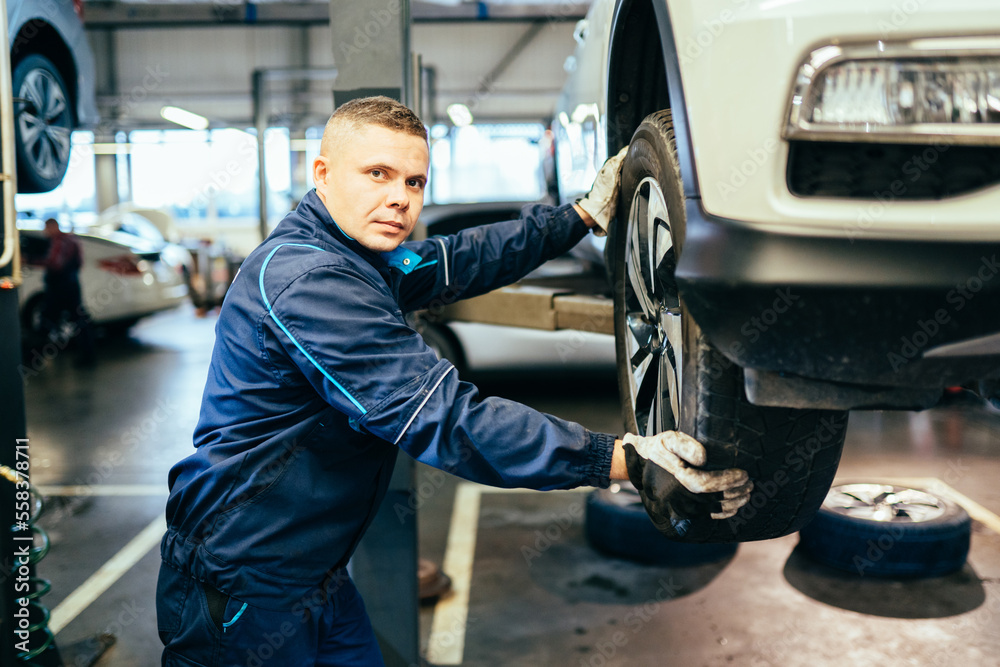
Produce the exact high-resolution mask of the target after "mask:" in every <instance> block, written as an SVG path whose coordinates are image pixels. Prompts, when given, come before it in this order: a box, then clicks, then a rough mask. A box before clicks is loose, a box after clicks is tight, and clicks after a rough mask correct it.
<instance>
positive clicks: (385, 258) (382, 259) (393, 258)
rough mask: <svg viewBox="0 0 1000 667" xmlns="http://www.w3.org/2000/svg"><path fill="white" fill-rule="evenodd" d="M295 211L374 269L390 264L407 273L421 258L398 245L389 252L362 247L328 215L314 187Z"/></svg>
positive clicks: (328, 212)
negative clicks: (321, 228)
mask: <svg viewBox="0 0 1000 667" xmlns="http://www.w3.org/2000/svg"><path fill="white" fill-rule="evenodd" d="M296 212H297V213H298V214H299V215H300V216H302V217H303V218H304V219H306V220H311V221H313V222H317V223H319V224H320V225H322V227H323V229H324V230H325V231H326V232H327V233H328V234H330V235H331V236H333V237H334V238H335V239H336V240H337V241H339V242H340V243H342V244H343V245H345V246H347V247H348V248H350V249H351V250H352V251H353V252H355V253H357V254H358V255H360V256H361V257H363V258H365V259H366V260H367V261H368V262H369V263H370V264H372V266H374V267H375V268H376V269H383V268H385V267H386V266H390V267H392V268H394V269H398V270H399V271H401V272H402V273H409V272H410V271H412V270H413V269H415V268H417V265H418V264H420V261H421V258H420V256H419V255H418V254H416V253H415V252H412V251H410V250H407V249H406V248H404V247H403V246H399V247H398V248H396V249H395V250H391V251H389V252H374V251H372V250H369V249H368V248H366V247H364V246H363V245H361V244H360V243H358V242H357V241H355V240H354V239H353V238H351V237H350V236H348V235H347V233H346V232H345V231H344V230H343V229H341V228H340V225H338V224H337V221H336V220H334V219H333V218H332V217H331V216H330V211H328V210H327V208H326V204H324V203H323V200H322V199H320V198H319V195H318V194H316V188H313V189H312V190H310V191H309V192H307V193H306V196H305V197H303V198H302V201H301V202H299V205H298V208H297V209H296Z"/></svg>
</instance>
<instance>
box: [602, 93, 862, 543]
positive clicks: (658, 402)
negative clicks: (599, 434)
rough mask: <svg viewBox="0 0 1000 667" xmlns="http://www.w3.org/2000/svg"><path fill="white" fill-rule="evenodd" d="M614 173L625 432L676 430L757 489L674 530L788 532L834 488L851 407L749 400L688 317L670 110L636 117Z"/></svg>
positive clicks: (745, 535)
mask: <svg viewBox="0 0 1000 667" xmlns="http://www.w3.org/2000/svg"><path fill="white" fill-rule="evenodd" d="M621 178H622V180H621V188H620V199H619V202H618V212H619V215H618V222H617V223H616V224H615V225H613V226H612V228H611V232H610V237H609V245H610V246H611V248H612V252H613V254H614V262H613V263H612V266H613V267H614V275H615V280H614V283H613V293H614V326H615V347H616V352H617V358H618V384H619V389H620V392H621V396H622V407H623V417H624V421H625V428H626V429H627V430H628V431H629V432H632V433H637V434H639V435H649V434H653V433H659V432H661V431H665V430H681V431H683V432H685V433H687V434H689V435H691V436H692V437H694V438H696V439H697V440H699V441H700V442H701V443H702V444H703V445H704V446H705V448H706V450H707V453H708V459H707V464H706V465H705V468H706V469H709V470H720V469H726V468H740V469H743V470H746V471H747V472H748V473H749V474H750V478H751V480H753V482H754V485H755V490H754V492H753V494H752V495H751V499H750V502H749V503H748V504H747V505H746V506H744V507H743V508H742V509H741V510H740V512H739V513H738V514H737V515H736V516H734V517H732V518H729V519H726V520H712V519H709V518H707V517H704V518H695V519H692V520H690V521H688V522H682V523H681V524H680V526H679V531H678V534H677V536H676V537H677V539H682V540H684V541H690V542H727V541H737V542H744V541H750V540H762V539H770V538H774V537H780V536H782V535H787V534H790V533H794V532H795V531H797V530H799V529H800V528H802V526H804V525H805V524H806V523H807V522H808V521H809V519H811V518H812V516H813V514H814V513H815V512H816V510H817V509H819V506H820V504H821V503H822V502H823V498H824V497H825V496H826V492H827V490H828V489H829V488H830V484H831V483H832V481H833V477H834V474H835V473H836V470H837V464H838V463H839V461H840V452H841V449H842V447H843V443H844V435H845V432H846V429H847V413H846V412H844V411H820V410H801V409H789V408H776V407H761V406H756V405H752V404H751V403H750V402H749V401H748V400H747V398H746V395H745V392H744V389H743V370H742V369H741V368H740V367H738V366H736V365H735V364H734V363H733V362H732V361H730V360H729V359H727V358H726V357H725V356H723V355H722V354H721V353H720V352H718V351H717V350H716V349H714V348H713V347H712V346H711V345H710V344H709V342H708V341H707V339H706V338H705V336H704V335H703V334H702V332H701V330H700V329H699V327H698V324H697V323H696V322H695V321H694V319H693V318H692V317H691V316H690V314H689V313H688V311H687V308H686V306H685V304H684V301H683V298H682V295H681V293H680V290H679V289H678V285H677V281H676V279H675V270H676V266H677V262H678V260H679V259H680V256H681V253H682V252H683V248H684V238H685V233H686V227H685V224H686V216H685V207H684V194H683V189H682V185H681V176H680V169H679V167H678V162H677V151H676V145H675V143H674V134H673V124H672V119H671V114H670V111H669V110H666V111H660V112H657V113H655V114H652V115H650V116H648V117H647V118H646V119H645V120H643V122H642V123H641V124H640V125H639V127H638V129H637V130H636V131H635V134H634V135H633V137H632V141H631V143H630V145H629V150H628V154H627V156H626V158H625V161H624V163H623V165H622V177H621ZM681 531H683V533H681Z"/></svg>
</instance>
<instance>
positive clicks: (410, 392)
mask: <svg viewBox="0 0 1000 667" xmlns="http://www.w3.org/2000/svg"><path fill="white" fill-rule="evenodd" d="M586 233H587V227H586V225H584V223H583V221H582V220H581V219H580V217H579V215H577V213H576V212H575V211H574V210H573V208H572V207H571V206H565V207H560V208H553V207H549V206H542V205H536V206H529V207H527V208H526V209H525V211H524V212H523V214H522V217H521V219H519V220H514V221H510V222H501V223H497V224H493V225H487V226H483V227H477V228H473V229H469V230H466V231H463V232H461V233H459V234H455V235H453V236H446V237H434V238H431V239H428V240H425V241H417V242H408V243H404V244H403V245H401V246H400V247H399V248H397V249H396V250H394V251H392V252H388V253H375V252H372V251H370V250H368V249H366V248H364V247H362V246H361V245H360V244H359V243H357V242H356V241H354V240H353V239H351V238H350V237H348V236H347V235H346V234H345V233H344V232H343V231H342V230H341V229H340V228H339V227H338V226H337V224H336V223H335V222H334V221H333V219H332V218H331V217H330V214H329V212H328V211H327V209H326V207H325V205H324V204H323V202H322V201H321V200H320V199H319V197H318V195H317V194H316V192H315V191H311V192H309V194H307V195H306V196H305V197H304V198H303V199H302V202H301V203H300V204H299V206H298V208H297V209H296V210H295V211H293V212H291V213H289V214H288V215H287V216H286V217H285V219H284V220H282V221H281V223H280V224H279V225H278V226H277V227H276V228H275V230H274V232H273V233H272V234H271V235H270V236H269V237H268V238H267V240H265V241H264V243H263V244H261V245H260V246H259V247H258V248H257V249H256V250H254V251H253V252H252V253H251V254H250V256H249V257H247V259H246V261H245V262H244V263H243V265H242V267H241V268H240V271H239V273H238V274H237V275H236V278H235V280H234V281H233V284H232V286H231V287H230V289H229V291H228V293H227V294H226V299H225V302H224V303H223V306H222V311H221V312H220V314H219V320H218V324H217V325H216V341H215V348H214V350H213V353H212V361H211V365H210V367H209V371H208V381H207V383H206V386H205V394H204V397H203V400H202V407H201V416H200V420H199V422H198V426H197V428H196V430H195V433H194V445H195V451H194V453H193V454H191V455H190V456H189V457H187V458H186V459H184V460H182V461H181V462H180V463H178V464H177V465H175V466H174V467H173V469H172V470H171V471H170V479H169V483H170V497H169V499H168V501H167V524H168V530H167V534H166V536H165V537H164V539H163V543H162V548H161V554H162V557H163V559H164V561H165V562H166V563H167V564H169V565H171V566H173V567H175V568H178V569H180V570H182V571H184V572H187V573H189V574H191V575H192V576H193V577H195V578H197V579H199V580H202V581H205V582H207V583H209V584H210V585H212V586H214V587H216V588H218V589H219V590H221V591H223V592H225V593H227V594H229V595H231V596H233V597H236V598H237V599H241V600H243V601H245V602H249V603H250V604H256V605H258V606H260V607H263V608H267V609H288V608H292V607H294V605H295V604H296V603H297V601H299V600H301V599H302V597H303V596H304V595H307V594H308V593H309V591H310V590H313V589H315V587H316V586H317V585H319V583H320V582H321V580H322V579H323V577H324V575H325V573H327V572H329V571H331V570H332V569H335V568H337V567H341V566H344V565H345V564H346V563H347V561H348V559H349V558H350V557H351V554H352V553H353V552H354V549H355V547H356V546H357V544H358V541H359V540H360V539H361V536H362V535H363V534H364V532H365V529H366V528H367V527H368V525H369V523H370V522H371V520H372V518H373V517H374V515H375V512H376V510H377V509H378V506H379V503H380V502H381V500H382V498H383V496H384V494H385V492H386V488H387V486H388V484H389V477H390V475H391V473H392V469H393V465H394V463H395V460H396V454H397V452H398V451H399V449H402V450H403V451H404V452H406V453H407V454H409V455H410V456H412V457H413V458H415V459H417V460H418V461H422V462H424V463H426V464H428V465H431V466H434V467H437V468H440V469H442V470H446V471H448V472H450V473H453V474H455V475H458V476H459V477H463V478H465V479H469V480H473V481H476V482H481V483H483V484H490V485H494V486H501V487H525V488H533V489H566V488H571V487H575V486H580V485H592V486H607V485H608V476H609V473H610V468H611V454H612V450H613V447H614V436H612V435H609V434H600V433H592V432H590V431H587V430H586V429H584V428H583V427H582V426H580V425H579V424H574V423H572V422H568V421H564V420H562V419H558V418H556V417H553V416H550V415H545V414H542V413H540V412H537V411H535V410H533V409H531V408H529V407H527V406H524V405H521V404H519V403H515V402H513V401H508V400H504V399H502V398H494V397H489V398H485V399H480V398H479V396H478V393H477V390H476V388H475V387H474V386H473V385H471V384H469V383H467V382H463V381H461V380H460V379H459V378H458V373H457V372H456V371H455V368H454V366H452V365H451V363H449V362H448V361H446V360H438V358H437V356H436V355H435V353H434V351H433V350H431V348H429V347H428V346H427V345H426V344H425V343H424V341H423V339H421V337H420V335H419V334H418V333H417V332H416V331H414V330H413V329H412V328H411V327H410V326H409V325H408V324H407V323H406V321H405V320H404V313H406V312H408V311H413V310H419V309H425V308H433V307H435V305H440V304H448V303H451V302H453V301H455V300H457V299H461V298H465V297H471V296H475V295H478V294H483V293H485V292H488V291H490V290H492V289H495V288H497V287H500V286H503V285H507V284H509V283H511V282H514V281H516V280H518V279H519V278H521V277H522V276H524V275H525V274H526V273H528V272H529V271H531V270H532V269H534V268H535V267H537V266H538V265H540V264H541V263H543V262H544V261H546V260H548V259H550V258H553V257H556V256H558V255H560V254H562V253H564V252H566V251H567V250H569V249H570V248H571V247H572V246H573V245H574V244H576V243H577V242H578V241H579V240H580V239H581V238H582V237H583V236H584V235H585V234H586Z"/></svg>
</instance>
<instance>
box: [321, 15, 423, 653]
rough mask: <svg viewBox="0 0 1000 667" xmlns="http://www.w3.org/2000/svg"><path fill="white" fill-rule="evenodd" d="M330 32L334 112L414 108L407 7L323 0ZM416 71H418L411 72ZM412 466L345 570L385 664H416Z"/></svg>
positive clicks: (396, 480)
mask: <svg viewBox="0 0 1000 667" xmlns="http://www.w3.org/2000/svg"><path fill="white" fill-rule="evenodd" d="M330 30H331V31H332V33H333V40H332V44H333V58H334V64H335V65H336V68H337V77H336V79H335V80H334V85H333V102H334V107H338V106H340V105H342V104H344V103H346V102H349V101H350V100H352V99H357V98H360V97H369V96H372V95H385V96H387V97H392V98H394V99H397V100H399V101H401V102H403V103H404V104H406V105H407V106H409V107H410V108H411V109H419V108H420V107H419V100H418V99H417V94H416V93H417V91H419V88H420V86H419V79H417V84H416V85H414V83H413V81H412V76H413V71H414V70H413V68H412V67H411V63H412V62H419V61H418V59H415V58H411V56H410V2H409V0H388V2H386V3H368V2H353V1H351V0H331V2H330ZM417 71H418V72H419V70H417ZM415 474H416V464H415V462H414V461H413V459H411V458H410V457H408V456H406V455H400V456H399V457H398V458H397V460H396V468H395V470H394V471H393V475H392V481H391V482H390V484H389V489H388V491H387V492H386V495H385V498H384V499H383V500H382V505H381V508H380V509H379V511H378V513H377V514H376V515H375V518H374V520H373V521H372V524H371V526H370V528H369V529H368V532H367V534H366V535H365V537H364V539H362V541H361V543H360V544H359V545H358V548H357V550H356V551H355V553H354V556H353V557H352V558H351V563H350V565H349V566H348V569H349V570H350V573H351V578H352V579H353V580H354V582H355V584H356V585H357V587H358V589H359V590H360V591H361V595H362V597H363V598H364V600H365V607H366V608H367V610H368V615H369V617H370V618H371V621H372V626H373V627H374V628H375V634H376V636H377V637H378V641H379V646H380V648H381V649H382V655H383V657H384V658H385V662H386V665H387V666H388V667H410V666H412V665H419V664H421V660H420V636H419V630H420V622H419V599H418V586H417V558H418V556H417V517H416V514H415V513H404V514H401V515H397V512H396V511H395V509H394V508H396V507H400V506H402V507H406V508H409V507H412V506H413V505H412V504H411V500H412V498H413V494H414V477H415Z"/></svg>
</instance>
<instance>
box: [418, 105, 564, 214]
mask: <svg viewBox="0 0 1000 667" xmlns="http://www.w3.org/2000/svg"><path fill="white" fill-rule="evenodd" d="M544 133H545V127H544V126H542V125H541V124H539V123H514V124H510V123H505V124H495V125H489V124H482V125H479V124H476V125H468V126H466V127H449V126H447V125H435V126H434V127H432V128H431V136H430V139H431V175H430V187H429V193H428V194H429V196H428V203H430V202H433V203H436V204H450V203H457V202H477V201H514V200H521V201H533V200H536V199H540V198H541V197H542V196H543V195H544V194H545V179H544V177H543V173H542V153H543V151H542V149H541V148H540V141H541V139H542V136H543V134H544Z"/></svg>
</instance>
